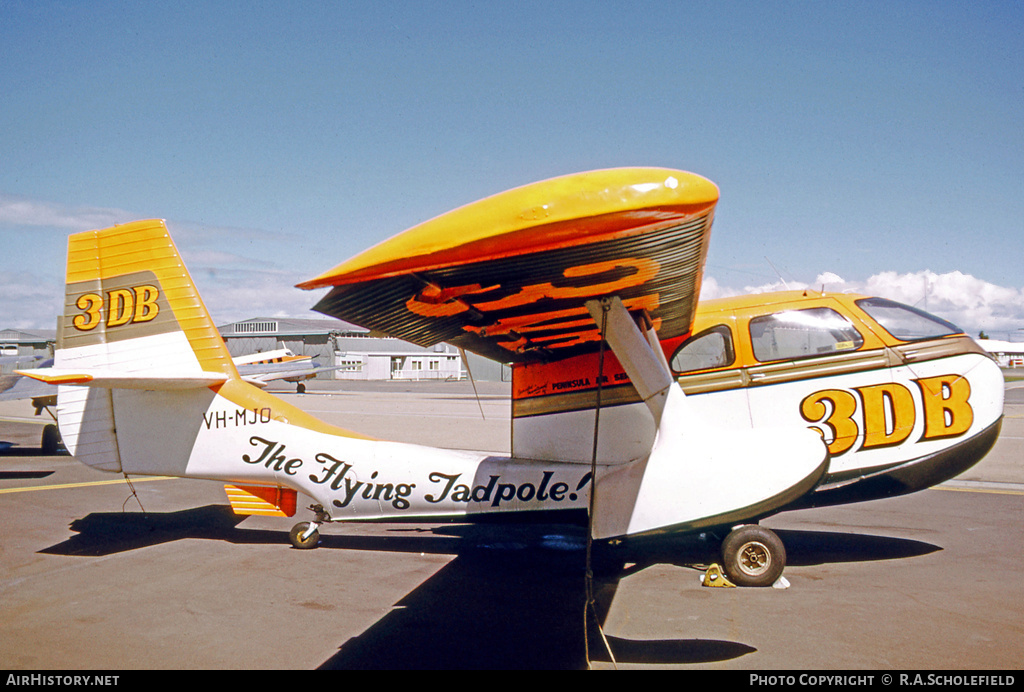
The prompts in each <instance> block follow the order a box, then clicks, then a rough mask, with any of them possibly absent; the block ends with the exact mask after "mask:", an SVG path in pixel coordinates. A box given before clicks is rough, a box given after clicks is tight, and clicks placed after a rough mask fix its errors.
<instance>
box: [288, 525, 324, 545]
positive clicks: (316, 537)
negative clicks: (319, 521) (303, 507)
mask: <svg viewBox="0 0 1024 692" xmlns="http://www.w3.org/2000/svg"><path fill="white" fill-rule="evenodd" d="M308 529H309V522H308V521H300V522H299V523H298V524H296V525H295V526H293V527H292V530H291V531H290V532H289V533H288V540H289V541H291V543H292V546H293V547H295V548H298V549H299V550H311V549H313V548H315V547H317V545H318V544H319V543H320V532H319V531H317V530H314V531H313V533H311V534H310V535H309V536H308V537H307V538H306V539H305V540H303V538H302V534H304V533H306V531H307V530H308Z"/></svg>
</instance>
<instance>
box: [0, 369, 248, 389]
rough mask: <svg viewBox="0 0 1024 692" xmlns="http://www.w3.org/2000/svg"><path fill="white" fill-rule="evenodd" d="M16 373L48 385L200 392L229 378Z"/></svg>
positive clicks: (188, 374) (176, 374) (221, 375)
mask: <svg viewBox="0 0 1024 692" xmlns="http://www.w3.org/2000/svg"><path fill="white" fill-rule="evenodd" d="M15 374H18V375H24V376H25V377H31V378H32V379H34V380H39V381H40V382H45V383H46V384H53V385H58V384H73V385H86V386H92V387H105V388H107V389H156V390H164V389H199V388H201V387H215V386H217V385H220V384H224V383H225V382H227V380H228V376H227V375H225V374H224V373H219V372H205V371H204V372H160V371H155V372H139V373H120V372H114V371H110V370H100V369H95V370H92V371H90V372H81V371H77V370H64V369H59V368H40V369H36V370H18V371H16V373H15Z"/></svg>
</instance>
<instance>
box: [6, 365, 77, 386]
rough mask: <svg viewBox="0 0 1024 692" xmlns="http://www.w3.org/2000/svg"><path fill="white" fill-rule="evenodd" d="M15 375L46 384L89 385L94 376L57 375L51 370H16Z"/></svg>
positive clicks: (64, 373)
mask: <svg viewBox="0 0 1024 692" xmlns="http://www.w3.org/2000/svg"><path fill="white" fill-rule="evenodd" d="M14 374H15V375H23V376H24V377H31V378H32V379H33V380H39V381H40V382H45V383H46V384H54V385H56V384H88V383H89V382H92V380H93V377H92V375H89V374H86V373H79V372H74V373H72V372H62V373H55V372H53V371H52V370H51V369H50V368H45V369H42V370H15V371H14Z"/></svg>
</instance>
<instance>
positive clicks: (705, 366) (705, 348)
mask: <svg viewBox="0 0 1024 692" xmlns="http://www.w3.org/2000/svg"><path fill="white" fill-rule="evenodd" d="M735 359H736V352H735V350H734V349H733V346H732V331H730V329H729V328H728V327H727V326H725V325H724V324H720V325H718V326H715V327H711V328H710V329H705V330H704V331H702V332H701V333H700V334H695V335H694V336H691V337H690V338H689V339H687V340H686V341H684V342H683V343H682V345H681V346H680V347H679V348H677V349H676V352H675V353H673V354H672V360H671V362H670V363H669V365H670V366H671V367H672V372H674V373H675V374H677V375H681V374H683V373H687V372H695V371H697V370H710V369H711V368H722V367H725V366H727V365H732V362H733V361H734V360H735Z"/></svg>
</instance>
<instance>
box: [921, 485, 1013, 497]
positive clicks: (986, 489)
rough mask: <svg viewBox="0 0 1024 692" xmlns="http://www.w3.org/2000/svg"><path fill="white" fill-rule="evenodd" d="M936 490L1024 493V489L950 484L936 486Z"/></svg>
mask: <svg viewBox="0 0 1024 692" xmlns="http://www.w3.org/2000/svg"><path fill="white" fill-rule="evenodd" d="M933 489H934V490H950V491H952V492H955V493H988V494H990V495H1024V490H1012V489H1006V490H1003V489H1000V488H961V487H954V486H948V485H937V486H934V488H933Z"/></svg>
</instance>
